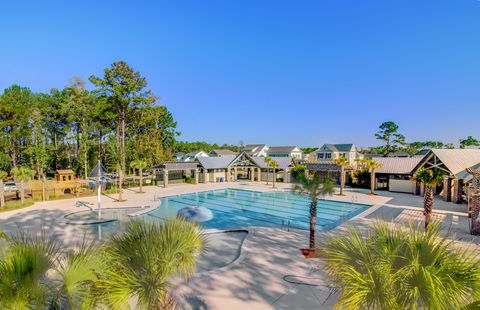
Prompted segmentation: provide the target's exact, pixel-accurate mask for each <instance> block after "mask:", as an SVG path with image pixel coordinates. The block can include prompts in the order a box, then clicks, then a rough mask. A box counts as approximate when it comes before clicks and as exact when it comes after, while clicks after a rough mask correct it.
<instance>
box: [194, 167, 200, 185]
mask: <svg viewBox="0 0 480 310" xmlns="http://www.w3.org/2000/svg"><path fill="white" fill-rule="evenodd" d="M194 171H195V184H198V174H199V173H200V170H199V169H198V168H197V169H195V170H194Z"/></svg>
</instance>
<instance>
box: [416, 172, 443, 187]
mask: <svg viewBox="0 0 480 310" xmlns="http://www.w3.org/2000/svg"><path fill="white" fill-rule="evenodd" d="M444 176H445V172H443V171H441V170H439V169H423V168H422V169H419V170H418V171H417V173H416V174H415V176H414V179H415V180H416V181H418V182H420V183H422V184H424V185H425V186H428V187H435V186H437V185H440V184H442V183H443V178H444Z"/></svg>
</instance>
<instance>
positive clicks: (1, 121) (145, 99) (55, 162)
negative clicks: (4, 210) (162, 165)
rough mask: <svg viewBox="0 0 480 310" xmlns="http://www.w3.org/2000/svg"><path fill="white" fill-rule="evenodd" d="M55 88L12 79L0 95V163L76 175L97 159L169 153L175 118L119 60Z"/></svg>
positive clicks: (114, 161) (118, 162)
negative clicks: (85, 78) (43, 88)
mask: <svg viewBox="0 0 480 310" xmlns="http://www.w3.org/2000/svg"><path fill="white" fill-rule="evenodd" d="M89 81H90V83H91V85H92V86H93V87H90V88H92V89H93V90H91V91H90V90H88V89H87V84H86V82H85V81H83V80H81V79H80V78H74V79H73V80H72V81H71V82H70V83H69V85H67V86H66V87H64V88H63V89H52V90H51V91H50V92H49V93H35V92H32V91H31V90H30V89H29V88H27V87H23V86H19V85H12V86H11V87H8V88H7V89H5V90H4V91H3V93H2V94H1V95H0V146H1V149H0V170H2V171H6V172H10V171H12V169H13V168H15V167H19V166H22V167H28V168H30V169H33V170H34V171H35V175H36V176H37V177H43V176H52V175H53V173H54V172H55V170H57V169H66V168H71V169H73V170H74V171H75V172H76V173H77V175H79V176H84V175H85V174H87V173H88V171H89V169H91V168H92V167H93V166H94V165H95V163H96V162H97V161H98V160H101V161H102V163H103V164H104V165H105V166H107V168H109V169H110V170H112V171H120V172H123V173H124V172H125V171H126V169H128V166H127V165H126V162H127V163H129V162H131V161H133V160H138V159H139V160H142V161H145V162H147V163H148V164H149V165H153V164H155V163H159V162H161V161H164V160H168V159H171V158H172V154H173V145H174V142H175V137H176V135H177V134H178V133H177V131H176V122H175V121H174V120H173V117H172V114H171V113H170V112H169V111H168V109H167V108H166V107H165V106H161V105H157V101H158V97H156V96H155V95H154V94H153V93H152V92H151V91H150V90H148V89H147V82H146V80H145V78H144V77H142V76H141V75H140V73H139V72H136V71H134V70H133V69H132V68H131V67H130V66H129V65H128V64H127V63H125V62H123V61H119V62H115V63H113V64H112V65H111V66H110V67H109V68H106V69H104V71H103V76H100V77H97V76H93V75H92V76H90V78H89Z"/></svg>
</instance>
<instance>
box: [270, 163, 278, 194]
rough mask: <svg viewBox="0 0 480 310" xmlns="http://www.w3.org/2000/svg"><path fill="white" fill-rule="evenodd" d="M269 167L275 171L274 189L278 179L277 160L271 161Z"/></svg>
mask: <svg viewBox="0 0 480 310" xmlns="http://www.w3.org/2000/svg"><path fill="white" fill-rule="evenodd" d="M268 165H269V166H270V167H271V168H272V170H273V180H272V182H273V188H275V179H276V178H277V168H278V162H277V161H276V160H273V159H272V160H270V161H269V162H268Z"/></svg>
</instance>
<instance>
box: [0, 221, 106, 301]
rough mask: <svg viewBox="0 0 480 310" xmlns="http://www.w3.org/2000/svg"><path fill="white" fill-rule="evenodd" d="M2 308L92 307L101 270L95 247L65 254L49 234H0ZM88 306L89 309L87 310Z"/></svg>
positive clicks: (85, 246) (0, 292)
mask: <svg viewBox="0 0 480 310" xmlns="http://www.w3.org/2000/svg"><path fill="white" fill-rule="evenodd" d="M2 239H3V241H5V242H6V243H5V244H4V245H2V247H1V248H0V250H3V251H0V308H1V309H58V308H62V309H65V307H66V306H67V305H68V306H69V309H84V308H92V307H86V306H87V305H90V306H93V305H94V303H95V300H94V299H92V296H94V295H93V294H92V290H91V289H92V288H93V283H94V281H95V280H96V279H97V277H96V272H98V271H99V270H101V264H100V260H99V258H98V256H97V250H96V248H95V247H94V245H93V244H91V245H86V244H85V243H83V244H82V245H80V246H79V247H78V249H77V250H72V251H69V252H68V253H67V254H66V255H63V254H61V249H60V247H59V245H58V244H57V243H56V242H55V241H52V240H49V239H48V237H47V235H46V234H45V233H42V235H41V236H40V237H31V236H29V235H27V234H26V233H25V232H22V231H21V232H19V233H18V234H17V235H14V236H12V237H9V236H7V235H6V234H5V233H3V232H1V231H0V241H2ZM84 306H85V307H84Z"/></svg>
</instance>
